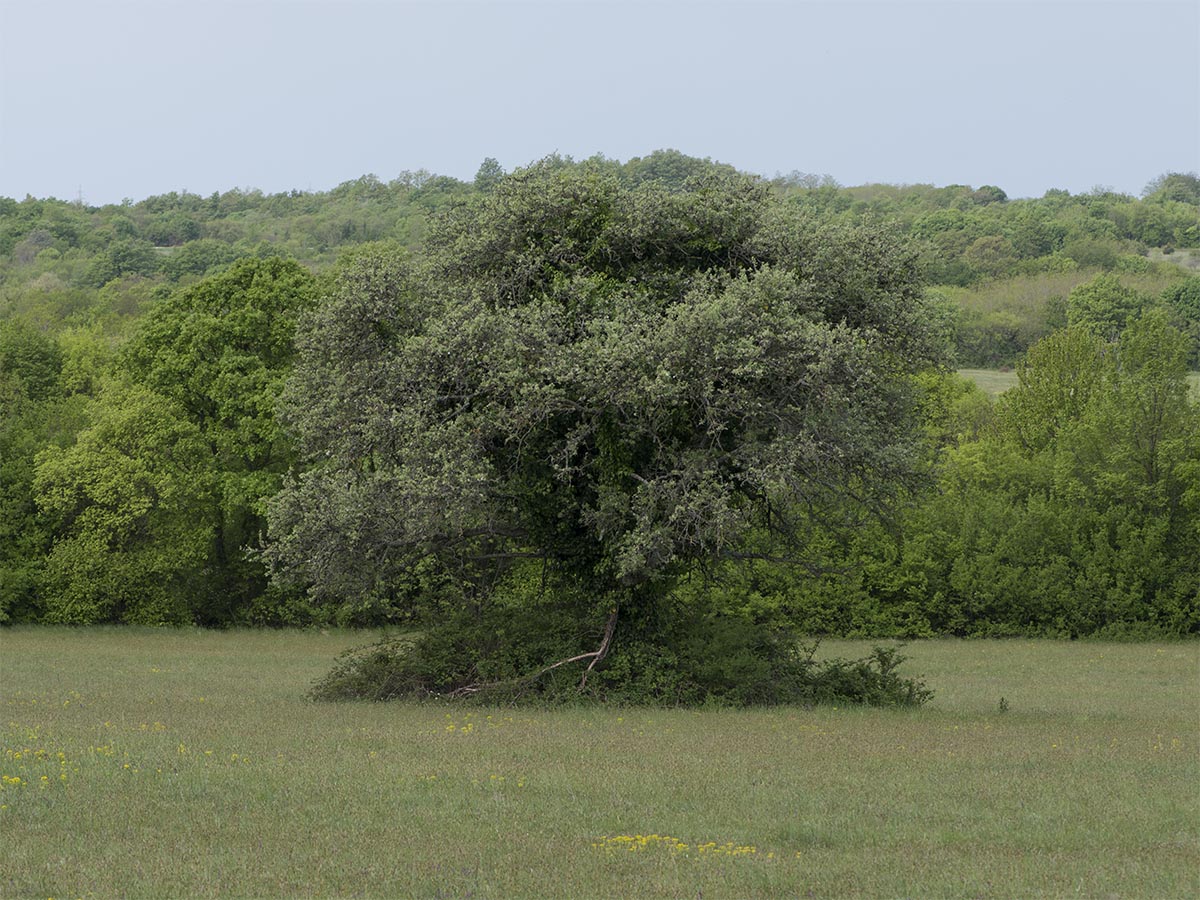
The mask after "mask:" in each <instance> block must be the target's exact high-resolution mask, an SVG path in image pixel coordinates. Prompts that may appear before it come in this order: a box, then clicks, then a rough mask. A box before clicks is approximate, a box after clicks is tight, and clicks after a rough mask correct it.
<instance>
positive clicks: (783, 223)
mask: <svg viewBox="0 0 1200 900" xmlns="http://www.w3.org/2000/svg"><path fill="white" fill-rule="evenodd" d="M938 321H939V320H938V317H937V316H936V315H931V311H930V309H929V308H928V305H927V303H926V302H925V301H924V299H923V294H922V291H921V288H920V283H919V279H918V272H917V268H916V265H915V262H914V257H913V255H912V254H910V253H909V252H907V251H906V250H905V249H904V248H903V247H902V246H901V245H900V244H899V243H897V241H896V240H894V239H893V238H892V237H891V236H890V235H889V234H888V233H887V232H885V231H883V230H881V229H878V228H875V227H870V226H865V225H864V226H858V227H847V226H837V227H829V226H820V225H816V224H814V223H812V222H810V221H809V220H808V219H806V218H805V217H804V216H803V215H802V214H800V213H798V212H797V211H795V208H794V207H789V206H787V205H785V204H783V203H781V202H778V201H776V200H773V199H772V195H771V194H770V192H769V191H768V189H767V188H766V187H765V186H764V185H763V184H762V183H761V182H759V181H757V180H755V179H753V178H749V177H745V176H741V175H736V174H731V173H728V172H724V171H719V170H716V169H714V170H712V171H710V172H708V173H706V174H703V175H701V176H700V177H693V178H690V179H688V180H687V181H686V182H685V184H684V185H683V187H682V188H681V189H676V188H673V187H671V186H669V185H667V184H664V183H662V182H656V181H647V182H645V183H643V184H640V185H638V186H636V187H633V188H630V187H627V186H623V185H622V182H621V181H620V180H619V179H618V177H617V176H616V175H614V174H611V173H610V172H608V171H606V170H605V168H604V167H603V166H599V165H595V164H581V165H575V164H570V163H567V162H564V161H562V160H559V159H553V158H552V159H549V160H546V161H544V162H542V163H541V164H538V165H535V166H533V167H530V168H528V169H526V170H523V171H520V172H518V173H515V174H514V175H512V176H509V177H508V178H506V179H504V180H503V181H501V182H500V183H499V184H498V185H497V186H496V188H495V189H494V191H493V192H491V193H490V194H488V195H486V196H484V197H481V198H478V200H477V201H476V202H473V203H471V204H469V205H464V206H461V207H459V208H457V209H455V210H454V211H453V212H451V213H450V214H449V215H447V216H445V217H444V218H443V219H442V221H440V223H439V224H438V225H437V227H436V229H435V230H434V232H433V234H432V236H431V238H430V240H429V242H428V246H427V248H426V252H425V254H424V255H423V256H422V257H421V258H420V259H418V260H413V261H410V260H407V259H405V258H403V257H401V256H398V255H397V254H396V253H394V252H391V251H388V250H386V249H373V250H366V251H364V252H361V253H360V254H359V255H357V256H356V257H355V258H354V259H353V260H351V261H349V262H347V263H346V264H345V265H344V266H343V268H342V269H341V271H340V272H339V273H338V276H337V278H336V282H335V287H334V289H333V290H332V292H331V294H330V296H329V297H328V298H327V300H326V302H325V303H324V304H323V305H322V306H321V307H320V308H319V310H318V311H317V312H316V313H315V314H314V315H313V316H312V317H311V318H310V319H309V321H308V323H307V325H306V326H305V327H303V328H302V330H301V333H300V336H299V346H300V359H299V362H298V365H297V369H296V371H295V375H294V377H293V379H292V381H291V382H290V385H289V388H288V389H287V391H286V393H285V409H286V415H287V418H288V419H289V420H290V421H291V423H292V424H293V425H294V427H295V429H296V430H297V432H298V433H299V437H300V442H301V446H302V452H303V456H304V461H305V463H306V464H307V469H306V471H304V472H303V474H301V475H300V476H299V477H298V478H295V479H293V480H292V481H291V482H290V483H289V484H287V485H286V487H285V489H284V491H283V492H282V494H280V495H279V496H278V497H277V498H276V500H275V501H274V504H273V507H272V511H271V525H272V530H273V535H274V543H273V547H272V550H271V555H272V558H273V560H274V563H275V565H276V568H277V570H279V571H281V572H288V573H291V574H292V575H293V576H295V577H299V578H300V579H302V580H303V581H304V582H305V583H306V584H307V585H308V586H309V587H310V588H311V590H312V591H313V592H314V594H316V595H317V596H325V597H332V598H343V599H344V598H349V597H355V596H361V595H363V594H371V593H375V594H381V593H384V594H385V593H387V592H388V591H390V590H394V588H395V585H396V584H398V583H400V582H402V581H404V580H405V579H411V577H412V573H413V572H414V571H416V570H417V569H418V568H420V567H422V566H424V567H426V571H435V572H436V573H439V576H440V577H442V578H443V579H450V580H451V581H452V582H454V583H455V584H457V585H458V586H459V587H460V588H461V591H460V594H459V596H461V597H462V598H463V601H464V602H470V603H471V604H472V605H473V608H475V609H476V610H479V609H482V608H484V607H486V606H487V602H488V599H489V597H490V596H491V594H489V590H490V589H491V588H492V587H494V585H496V584H497V582H498V580H502V579H503V578H504V577H505V575H506V573H507V574H509V575H511V574H512V572H513V571H514V569H513V567H514V565H515V564H516V562H515V561H519V560H529V559H533V560H536V561H537V565H538V566H539V578H540V579H541V581H542V583H543V584H549V585H550V590H549V595H550V596H552V597H553V598H555V599H554V600H553V602H551V603H550V604H549V607H548V608H545V609H543V613H542V615H543V618H542V620H541V621H543V622H545V623H546V626H547V627H549V623H550V621H551V619H554V617H555V616H561V618H559V619H554V621H563V620H565V621H567V622H568V623H574V633H575V641H576V645H575V646H574V648H572V647H570V646H569V642H567V644H563V645H561V650H560V651H559V652H561V653H563V654H564V655H566V656H572V655H573V656H574V657H577V659H576V660H575V662H577V663H578V665H579V666H580V667H582V668H585V669H587V670H591V669H592V668H593V667H594V666H595V665H596V664H597V663H600V662H601V661H603V660H604V658H605V656H606V655H607V654H608V653H609V651H610V650H611V651H612V652H613V654H614V656H618V655H619V653H620V652H621V650H622V648H631V647H633V646H634V645H635V643H636V642H641V643H640V644H638V646H641V647H646V646H650V647H653V646H654V645H655V644H656V642H660V641H667V640H668V635H670V634H671V633H673V630H674V629H676V625H677V624H678V619H679V618H680V616H681V615H682V616H683V617H684V618H687V617H689V616H691V617H693V618H694V617H695V616H698V615H700V614H699V613H698V612H697V611H695V610H692V611H690V612H689V611H686V610H684V611H679V610H676V609H674V608H673V607H672V606H671V601H670V598H669V591H670V588H671V586H672V585H673V584H674V582H675V580H676V579H677V578H678V577H679V576H680V575H681V574H683V573H684V572H686V571H688V570H689V569H691V568H693V567H695V566H703V565H705V564H706V563H708V562H710V561H714V560H718V559H722V558H726V559H728V558H756V557H771V558H786V559H792V560H797V561H801V562H802V561H804V559H805V536H806V530H807V529H809V528H811V527H812V525H813V524H814V523H816V522H820V523H822V525H824V526H828V525H829V524H835V525H839V526H845V527H851V526H853V525H854V524H855V523H856V522H858V521H861V518H862V516H863V515H866V514H869V513H871V512H873V511H876V510H877V509H878V508H879V507H880V506H881V505H882V504H883V503H884V501H885V500H886V495H887V494H888V492H889V491H890V490H893V489H894V488H895V486H896V485H898V484H900V483H902V482H903V480H904V479H905V477H907V476H909V475H910V474H911V473H912V472H913V471H914V467H915V464H916V461H917V457H918V454H917V453H916V452H915V450H914V447H915V441H916V434H917V433H916V430H915V429H914V427H913V415H912V412H913V399H914V398H913V394H914V390H915V382H914V380H913V379H912V378H911V376H912V375H913V373H915V372H916V371H918V370H920V369H922V368H923V367H926V366H928V365H929V364H930V362H931V361H932V360H933V359H934V358H935V357H936V356H937V354H938V352H939V347H940V337H941V331H940V330H939V328H938V327H937V323H938ZM525 566H526V568H524V569H521V568H520V567H519V566H518V569H517V571H525V572H527V571H528V564H525ZM517 593H520V592H517ZM531 594H532V595H534V596H535V597H540V598H542V599H541V600H540V601H537V600H533V599H531V600H529V602H531V603H532V602H542V603H546V600H545V597H546V596H547V594H545V593H540V592H526V593H525V594H522V595H521V596H525V597H526V598H527V599H528V598H529V597H530V595H531ZM481 595H482V596H481ZM438 596H439V597H442V598H444V597H445V593H444V592H443V593H439V594H438ZM443 612H445V611H443ZM510 612H512V611H511V610H510ZM449 614H451V615H452V611H451V613H449ZM513 614H516V613H513ZM489 621H491V620H489ZM491 627H495V626H489V628H491ZM533 631H535V632H536V628H534V629H533ZM565 631H571V627H570V625H568V626H566V627H565ZM589 635H590V636H589ZM494 649H495V652H497V653H503V652H507V653H509V654H510V655H511V653H512V652H513V651H512V648H511V647H508V648H503V647H496V648H494ZM572 649H574V650H575V651H577V652H575V653H574V654H572V653H571V650H572ZM547 652H550V651H547ZM484 655H485V656H486V654H484ZM536 655H537V654H535V653H531V654H529V658H528V662H529V664H530V666H531V667H533V668H535V669H536V668H537V667H538V666H542V665H549V664H551V663H553V662H554V660H553V659H550V658H543V659H535V658H534V657H535V656H536ZM614 656H609V658H608V660H607V663H608V664H609V665H611V666H614V667H616V666H618V662H619V661H618V660H617V659H615V658H614ZM486 662H487V660H486V659H481V657H480V655H479V654H478V653H476V654H475V655H474V657H473V659H472V661H471V663H470V664H469V665H466V664H464V666H463V667H462V668H461V669H460V670H459V671H451V672H442V673H441V675H440V676H439V677H440V679H441V680H440V682H439V686H441V687H449V686H453V685H455V684H457V685H458V686H459V687H460V688H463V687H467V686H469V684H470V682H471V681H472V679H478V677H479V675H480V673H482V672H485V671H489V670H487V666H486ZM620 662H621V664H623V665H625V666H627V667H636V663H634V662H630V661H629V660H628V659H626V660H624V661H620ZM585 678H586V675H585ZM435 681H436V679H435Z"/></svg>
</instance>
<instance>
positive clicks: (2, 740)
mask: <svg viewBox="0 0 1200 900" xmlns="http://www.w3.org/2000/svg"><path fill="white" fill-rule="evenodd" d="M362 640H363V636H361V635H353V634H347V633H333V634H330V635H323V634H320V633H315V632H307V633H298V632H280V633H271V632H225V633H211V632H198V631H150V630H121V629H78V630H56V629H50V628H18V629H12V630H8V631H3V632H0V703H2V704H3V712H2V719H0V745H2V753H0V774H2V775H3V776H4V784H3V791H0V833H2V834H3V857H2V863H0V895H2V896H5V897H10V896H12V897H20V896H31V897H43V898H44V897H76V896H80V897H86V896H96V897H108V896H122V897H162V896H190V897H191V896H194V897H204V896H218V895H219V896H281V895H286V896H343V895H357V896H389V897H395V896H419V897H446V896H476V897H523V896H536V897H599V896H613V897H630V896H638V897H653V896H670V897H678V896H693V897H694V896H704V897H749V896H768V897H777V896H797V895H812V896H826V897H830V896H833V897H847V896H921V897H980V896H998V897H1012V896H1039V895H1056V896H1058V895H1067V894H1070V895H1082V896H1109V895H1115V896H1122V897H1136V896H1141V897H1157V898H1161V897H1189V896H1196V895H1198V894H1200V752H1198V751H1200V715H1198V713H1200V708H1198V701H1197V697H1198V696H1200V692H1198V691H1197V688H1198V687H1200V645H1198V644H1196V643H1160V644H1101V643H1052V642H1037V641H1003V642H1001V641H994V642H975V643H969V642H961V641H932V642H921V643H915V644H912V645H910V646H909V647H908V648H907V650H906V652H907V653H908V654H909V656H910V661H909V662H908V663H907V664H906V665H905V668H906V669H907V670H908V671H910V672H913V673H924V674H925V675H926V676H927V680H928V681H929V683H930V684H931V685H932V686H933V687H934V688H935V689H936V690H937V696H936V697H935V699H934V701H933V702H932V703H931V704H930V705H929V706H926V707H924V708H921V709H917V710H874V709H861V708H844V707H843V708H817V709H811V710H809V709H794V708H783V709H771V710H755V711H734V710H716V709H714V710H703V711H689V710H636V709H631V710H619V709H599V710H598V709H568V710H556V711H545V710H528V709H524V710H522V709H486V708H475V709H469V708H461V707H450V706H443V705H439V704H426V705H413V704H366V703H346V704H316V703H311V702H309V701H306V700H305V699H304V697H303V692H304V690H305V688H306V687H307V686H308V685H309V684H310V683H311V682H312V681H313V680H314V679H315V678H317V677H318V676H319V675H321V674H323V673H324V672H325V671H326V669H327V668H328V667H329V665H330V663H331V661H332V658H333V657H334V656H335V655H336V653H337V652H339V651H340V650H341V649H343V648H345V647H347V646H350V645H352V644H355V643H358V642H360V641H362ZM862 649H864V645H862V644H848V643H841V642H839V643H833V642H831V643H829V644H827V645H826V646H825V647H824V651H825V652H828V653H834V654H838V655H851V654H855V653H858V652H859V651H861V650H862ZM1002 697H1003V698H1004V701H1005V705H1006V706H1007V707H1008V709H1007V711H1003V712H1002V711H1001V708H1000V707H1001V702H1000V701H1001V698H1002ZM17 778H19V779H20V784H16V783H14V782H13V781H12V779H17ZM43 779H44V780H43ZM638 835H641V836H642V838H641V839H638V837H637V836H638ZM652 835H658V836H659V837H658V838H652V837H649V836H652ZM666 836H669V837H670V838H672V839H674V840H673V841H671V842H668V841H666V840H665V837H666ZM710 843H711V844H713V845H714V846H711V847H707V849H704V850H700V849H699V847H700V846H701V845H708V844H710ZM679 844H686V849H683V850H680V849H679ZM627 847H633V848H634V849H625V848H627ZM672 848H674V849H672ZM750 848H753V852H752V851H751V849H750ZM735 851H737V852H735Z"/></svg>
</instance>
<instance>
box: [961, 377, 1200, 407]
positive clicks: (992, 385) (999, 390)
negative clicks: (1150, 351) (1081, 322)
mask: <svg viewBox="0 0 1200 900" xmlns="http://www.w3.org/2000/svg"><path fill="white" fill-rule="evenodd" d="M958 374H959V375H961V376H963V378H970V379H971V380H972V381H974V382H975V384H977V385H978V386H979V388H980V389H981V390H982V391H983V392H984V393H985V394H989V395H991V396H992V397H997V396H999V395H1000V394H1003V393H1004V392H1005V391H1007V390H1008V389H1009V388H1010V387H1012V386H1013V385H1015V384H1016V383H1017V373H1016V372H1014V371H1012V370H1011V369H1005V370H1001V369H959V370H958ZM1187 380H1188V385H1189V387H1190V388H1191V396H1192V399H1193V400H1197V401H1200V372H1188V375H1187Z"/></svg>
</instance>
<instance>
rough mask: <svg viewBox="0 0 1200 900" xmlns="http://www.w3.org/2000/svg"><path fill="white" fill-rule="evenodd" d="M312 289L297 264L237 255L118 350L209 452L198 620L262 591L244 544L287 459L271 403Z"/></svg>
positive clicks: (257, 534)
mask: <svg viewBox="0 0 1200 900" xmlns="http://www.w3.org/2000/svg"><path fill="white" fill-rule="evenodd" d="M314 289H315V281H314V279H313V277H312V276H311V275H310V274H309V273H308V272H307V271H306V270H305V269H304V268H303V267H302V266H300V265H299V264H298V263H295V262H292V261H288V260H283V259H280V258H278V257H273V258H269V259H246V260H242V261H240V262H238V263H235V264H234V265H233V266H232V267H231V268H229V269H228V270H226V271H224V272H221V273H219V274H217V275H213V276H210V277H209V278H206V279H204V280H203V281H200V282H198V283H197V284H195V285H193V286H191V287H189V288H184V289H181V290H179V291H177V292H176V293H175V294H173V295H171V297H170V298H169V299H167V300H166V301H164V302H162V303H160V304H159V305H158V306H156V307H155V308H154V309H153V310H152V311H151V312H150V313H149V314H148V315H147V316H146V318H145V320H144V321H143V322H142V323H141V327H140V328H139V330H138V332H137V334H136V335H135V336H134V338H133V340H132V341H131V342H130V344H129V346H128V348H127V349H126V352H125V357H124V358H125V362H126V365H127V370H128V372H129V374H131V375H132V376H133V377H135V378H136V379H137V380H138V381H140V382H141V383H142V384H144V385H145V386H147V387H149V388H150V389H152V390H153V391H155V392H156V393H157V394H159V395H161V396H162V397H165V398H168V399H169V400H171V401H172V402H173V403H175V404H176V405H177V406H178V408H179V409H180V410H181V411H182V414H183V415H184V417H185V419H186V421H187V422H188V423H189V424H190V425H191V426H192V427H194V428H195V429H196V431H197V434H198V435H199V436H200V438H201V439H202V440H203V442H204V445H205V446H206V447H207V449H208V453H209V456H210V464H211V470H212V473H213V477H214V479H215V490H216V497H217V502H216V503H215V504H214V505H213V506H212V507H211V508H210V509H211V516H210V518H209V528H210V532H209V533H210V536H211V545H210V546H211V566H212V570H211V575H210V578H209V583H208V586H207V587H208V589H207V591H206V595H207V597H208V598H209V600H208V602H207V603H206V604H205V605H203V606H202V607H200V608H199V609H198V614H199V615H200V616H201V619H202V621H209V622H223V621H227V620H228V619H229V618H230V617H231V616H232V615H234V612H235V611H236V610H239V609H244V608H245V607H246V606H247V605H248V604H250V603H252V602H253V601H254V600H255V598H257V597H258V596H260V595H261V594H262V593H263V592H264V591H265V590H266V587H267V584H266V575H265V572H264V571H263V568H262V565H261V563H259V562H258V561H257V560H256V559H255V558H253V557H252V551H253V550H254V549H255V548H256V547H257V546H258V544H259V543H260V539H261V537H262V535H263V533H264V531H265V527H266V523H265V513H266V509H265V503H266V500H267V498H268V497H270V496H271V495H272V494H274V493H275V491H276V490H278V487H279V484H280V480H281V477H282V473H283V472H285V471H287V468H288V466H289V465H290V464H291V462H292V460H293V454H292V449H291V444H290V441H289V440H288V439H287V437H286V436H285V435H284V433H283V432H282V430H281V428H280V427H279V425H278V423H277V422H276V421H275V404H276V400H277V398H278V396H279V393H280V391H281V389H282V386H283V380H284V378H285V377H286V375H287V373H288V371H289V369H290V366H291V362H292V357H293V352H294V351H293V340H294V333H295V328H296V320H297V318H298V316H299V315H300V313H301V311H302V310H304V309H306V308H307V307H308V306H309V305H311V303H312V298H313V294H314Z"/></svg>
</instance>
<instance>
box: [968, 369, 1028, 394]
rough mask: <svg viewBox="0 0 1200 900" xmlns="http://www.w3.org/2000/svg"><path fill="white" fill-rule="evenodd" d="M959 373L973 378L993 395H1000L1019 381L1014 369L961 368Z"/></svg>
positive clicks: (982, 388) (980, 387) (981, 388)
mask: <svg viewBox="0 0 1200 900" xmlns="http://www.w3.org/2000/svg"><path fill="white" fill-rule="evenodd" d="M958 374H959V375H961V376H962V377H963V378H969V379H971V380H972V381H973V382H975V384H976V385H977V386H978V387H979V389H980V390H982V391H983V392H984V393H985V394H988V395H989V396H992V397H998V396H999V395H1000V394H1003V393H1004V392H1005V391H1007V390H1008V389H1009V388H1010V387H1012V386H1013V385H1015V384H1016V383H1017V373H1016V372H1014V371H1013V370H1012V369H959V370H958Z"/></svg>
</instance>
